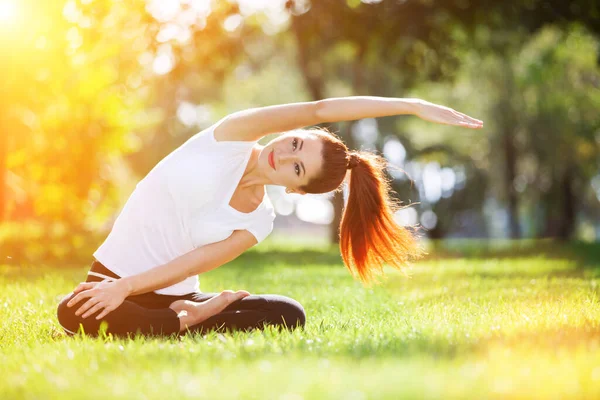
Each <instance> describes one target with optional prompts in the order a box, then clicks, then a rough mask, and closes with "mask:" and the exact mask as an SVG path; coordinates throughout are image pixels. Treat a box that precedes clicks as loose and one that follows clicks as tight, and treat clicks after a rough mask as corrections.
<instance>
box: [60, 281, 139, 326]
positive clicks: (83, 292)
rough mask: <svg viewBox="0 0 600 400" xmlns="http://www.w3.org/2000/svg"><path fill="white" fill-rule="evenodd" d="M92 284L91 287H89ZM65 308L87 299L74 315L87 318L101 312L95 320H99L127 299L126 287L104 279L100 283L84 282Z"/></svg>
mask: <svg viewBox="0 0 600 400" xmlns="http://www.w3.org/2000/svg"><path fill="white" fill-rule="evenodd" d="M90 284H92V285H90ZM78 289H79V292H78V293H77V294H74V295H73V297H72V298H71V300H69V302H68V303H67V307H72V306H74V305H75V304H78V303H79V302H80V301H82V300H84V299H88V300H87V301H86V302H85V303H84V304H83V305H82V306H80V307H79V308H78V309H77V311H76V312H75V315H77V316H79V315H81V318H87V317H89V316H90V315H92V314H94V313H96V312H98V311H100V310H102V311H101V312H100V314H98V316H97V317H96V319H101V318H103V317H104V316H106V314H108V313H109V312H111V311H113V310H115V309H116V308H117V307H119V306H120V305H121V304H122V303H123V301H124V300H125V298H126V297H127V294H128V291H127V287H125V286H124V285H119V284H118V281H113V280H108V279H105V280H104V281H102V282H84V283H81V284H80V285H79V286H78V287H77V288H76V290H78Z"/></svg>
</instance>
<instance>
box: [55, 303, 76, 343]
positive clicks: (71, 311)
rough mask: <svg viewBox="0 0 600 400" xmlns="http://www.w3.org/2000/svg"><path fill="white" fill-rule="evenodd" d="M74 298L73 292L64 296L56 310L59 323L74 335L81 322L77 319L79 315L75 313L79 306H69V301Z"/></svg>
mask: <svg viewBox="0 0 600 400" xmlns="http://www.w3.org/2000/svg"><path fill="white" fill-rule="evenodd" d="M72 298H73V293H72V292H71V293H69V294H68V295H66V296H65V297H63V299H62V300H61V301H60V303H58V308H57V310H56V316H57V318H58V323H59V324H60V326H61V327H62V328H63V329H64V331H65V332H66V333H68V334H70V335H74V334H75V333H76V332H77V330H78V329H79V322H78V321H77V316H76V315H75V311H77V308H76V307H67V303H68V302H69V300H71V299H72Z"/></svg>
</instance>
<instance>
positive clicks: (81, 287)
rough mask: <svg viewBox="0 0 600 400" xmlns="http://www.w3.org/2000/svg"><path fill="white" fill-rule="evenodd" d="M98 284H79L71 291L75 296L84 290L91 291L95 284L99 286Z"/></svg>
mask: <svg viewBox="0 0 600 400" xmlns="http://www.w3.org/2000/svg"><path fill="white" fill-rule="evenodd" d="M99 283H100V282H81V283H80V284H79V285H77V287H76V288H75V289H74V290H73V294H77V293H79V292H82V291H84V290H89V289H93V288H95V287H96V285H97V284H99Z"/></svg>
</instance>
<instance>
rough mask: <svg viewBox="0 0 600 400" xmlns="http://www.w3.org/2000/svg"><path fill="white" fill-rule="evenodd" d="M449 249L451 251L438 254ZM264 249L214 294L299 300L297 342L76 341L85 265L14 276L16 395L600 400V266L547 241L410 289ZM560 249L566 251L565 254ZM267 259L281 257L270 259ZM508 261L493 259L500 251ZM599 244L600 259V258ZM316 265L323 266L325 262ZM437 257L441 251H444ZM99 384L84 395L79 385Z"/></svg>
mask: <svg viewBox="0 0 600 400" xmlns="http://www.w3.org/2000/svg"><path fill="white" fill-rule="evenodd" d="M439 245H440V246H445V244H444V243H440V244H439ZM289 246H290V245H289V244H287V243H282V244H280V245H278V246H274V245H273V244H272V243H271V244H269V243H266V242H265V246H263V245H262V244H261V246H259V247H258V248H257V249H255V250H253V251H251V252H249V253H246V254H245V255H243V256H242V257H240V258H238V259H237V260H235V261H234V262H232V263H230V264H228V265H226V266H223V267H221V268H219V269H217V270H214V271H211V272H209V273H207V274H204V275H203V276H202V278H201V287H202V289H203V290H204V291H205V292H217V291H220V290H223V289H241V288H244V289H247V290H249V291H250V292H251V293H279V294H283V295H287V296H290V297H293V298H295V299H297V300H298V301H300V302H301V303H302V304H303V305H304V307H305V310H306V312H307V316H308V319H307V325H306V328H305V329H299V330H296V331H294V332H291V333H287V332H282V333H277V332H275V331H273V330H270V329H267V330H266V331H264V332H249V333H233V334H216V333H209V334H207V335H204V336H200V335H186V336H184V337H182V338H170V339H150V338H142V337H138V338H136V339H134V340H117V339H114V338H111V337H106V338H102V339H91V338H85V337H78V338H69V337H66V336H65V335H64V334H63V333H62V331H61V329H60V327H59V325H58V323H57V321H56V314H55V311H56V305H57V303H58V301H59V300H60V298H61V296H62V295H64V294H66V293H68V292H69V291H70V290H72V289H73V288H74V287H75V285H76V284H77V283H78V282H79V281H81V280H82V279H84V277H85V272H86V269H85V268H80V267H78V268H74V269H73V268H70V269H61V270H56V269H29V268H25V269H17V268H11V267H6V266H3V267H0V288H1V289H2V290H0V309H1V310H2V315H3V318H2V320H1V321H0V373H1V374H2V377H3V379H2V381H1V382H0V394H1V395H2V397H3V398H56V397H60V398H63V399H70V398H83V397H85V398H106V397H107V396H108V397H111V398H123V399H125V398H126V399H137V398H140V399H141V398H172V397H178V398H191V397H198V396H200V397H206V398H219V399H229V398H248V399H281V398H305V399H309V398H310V399H312V398H314V399H320V398H323V399H325V398H327V399H329V398H352V397H354V398H365V399H367V398H368V399H371V398H376V399H379V398H383V399H399V398H406V399H413V398H427V399H439V398H444V399H470V398H472V399H481V398H498V399H522V398H536V399H554V398H597V397H598V396H599V395H600V375H599V373H600V372H599V370H598V359H599V358H600V342H599V341H598V333H600V312H599V308H598V299H599V297H598V296H599V293H598V275H597V271H598V270H597V268H598V267H599V263H600V260H599V259H598V258H597V256H598V254H599V249H598V245H595V250H594V251H593V252H595V254H596V256H595V257H596V258H595V261H594V263H591V264H586V265H583V264H581V262H580V261H578V260H577V259H575V258H572V257H571V255H570V254H571V252H572V251H573V250H578V249H579V246H578V245H576V246H574V247H571V246H567V247H564V248H563V249H562V250H561V251H558V252H554V253H551V254H549V253H547V250H548V247H547V246H545V245H543V246H542V248H540V251H539V252H538V253H537V254H536V252H535V248H536V244H535V243H530V242H526V243H521V242H516V243H515V242H513V243H510V244H509V243H507V242H503V243H499V244H491V245H490V246H484V248H485V247H489V250H486V253H485V255H486V257H485V258H483V257H482V255H483V253H477V248H479V247H481V244H480V243H476V244H473V243H462V244H456V243H454V244H449V245H448V246H447V247H449V248H453V249H457V248H459V247H460V248H463V249H465V248H469V249H471V250H469V252H466V253H464V254H463V255H462V256H461V257H460V258H444V257H439V258H432V259H429V260H428V261H424V262H421V263H419V264H417V265H415V266H414V268H413V270H412V272H411V278H410V279H407V278H405V277H404V276H402V275H401V274H399V273H396V272H395V271H391V270H390V271H388V273H389V275H388V278H387V280H386V281H385V282H384V283H383V284H382V285H381V286H377V287H373V288H370V289H366V288H364V287H363V286H362V285H361V284H360V283H358V282H356V281H353V280H352V278H351V277H350V275H349V274H348V273H347V271H346V270H345V268H344V267H343V266H342V265H341V263H340V262H339V260H338V261H336V256H337V257H339V254H337V253H336V252H335V251H334V249H331V250H329V251H327V250H325V249H319V250H318V251H316V248H312V247H311V248H306V247H304V248H301V247H298V246H296V245H292V247H293V249H294V250H293V251H291V252H287V251H286V250H287V248H288V247H289ZM440 246H437V247H440ZM555 247H556V246H555ZM267 248H268V249H267ZM498 248H499V249H500V250H501V251H504V250H506V251H505V252H504V253H502V254H500V255H501V257H495V256H494V254H495V251H496V250H495V249H498ZM591 248H592V247H590V249H591ZM313 255H318V257H312V256H313ZM434 255H435V253H434ZM82 381H83V382H85V385H82V384H81V382H82Z"/></svg>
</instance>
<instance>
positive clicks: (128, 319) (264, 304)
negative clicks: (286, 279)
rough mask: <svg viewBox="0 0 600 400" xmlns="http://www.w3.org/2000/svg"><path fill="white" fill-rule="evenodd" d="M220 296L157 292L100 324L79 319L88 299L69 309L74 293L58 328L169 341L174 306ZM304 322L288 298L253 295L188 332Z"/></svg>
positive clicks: (132, 300)
mask: <svg viewBox="0 0 600 400" xmlns="http://www.w3.org/2000/svg"><path fill="white" fill-rule="evenodd" d="M90 272H91V273H97V274H101V275H107V276H110V277H111V278H115V279H119V278H120V277H119V276H118V275H116V274H115V273H114V272H112V271H111V270H109V269H108V268H106V267H105V266H104V265H102V264H101V263H100V262H99V261H94V262H93V263H92V267H91V269H90ZM102 279H103V278H102V277H98V276H94V275H92V274H88V277H87V280H86V282H98V281H102ZM216 295H217V293H200V292H197V293H188V294H185V295H181V296H172V295H163V294H157V293H154V292H150V293H143V294H139V295H135V296H130V297H127V298H126V299H125V301H123V303H122V304H121V305H120V306H119V307H118V308H116V309H115V310H113V311H111V312H110V313H108V315H106V316H104V317H103V318H102V319H101V320H96V316H97V315H98V314H100V312H101V311H97V312H96V313H94V314H93V315H90V316H88V317H87V318H85V319H83V318H81V316H76V315H75V311H77V309H78V308H79V307H80V306H81V305H83V304H84V303H85V302H86V301H87V300H88V299H83V300H81V301H80V302H79V303H77V304H75V305H73V306H72V307H67V303H68V302H69V300H71V298H72V297H73V296H74V295H73V292H71V293H69V294H68V295H66V296H65V297H64V298H63V299H62V300H61V302H60V304H59V305H58V311H57V314H58V321H59V322H60V325H61V326H62V327H63V329H64V330H65V332H67V334H70V335H72V334H75V333H76V332H77V331H78V330H79V326H80V324H81V325H82V326H83V330H84V332H85V333H86V334H87V335H90V336H98V333H99V330H100V324H101V323H102V322H103V321H106V322H107V324H108V326H107V330H106V333H112V334H113V335H114V336H117V337H127V336H129V335H131V334H136V333H141V334H143V335H147V336H168V335H171V334H174V333H179V318H178V317H177V313H176V312H175V311H174V310H172V309H170V308H169V306H170V305H171V303H173V302H174V301H176V300H192V301H196V302H203V301H206V300H208V299H210V298H212V297H214V296H216ZM305 321H306V314H305V313H304V308H302V305H300V303H298V302H297V301H296V300H294V299H291V298H289V297H285V296H279V295H273V294H263V295H250V296H247V297H245V298H243V299H241V300H237V301H235V302H233V303H231V304H230V305H229V306H227V308H225V309H224V310H223V311H222V312H220V313H218V314H216V315H214V316H212V317H210V318H208V319H207V320H205V321H203V322H201V323H199V324H197V325H194V326H191V327H189V328H188V330H189V331H192V332H206V331H209V330H217V331H223V330H229V331H231V330H251V329H261V328H262V327H263V326H264V325H267V324H270V325H275V326H278V327H285V328H288V329H294V328H295V327H297V326H304V323H305ZM183 333H185V332H182V334H183Z"/></svg>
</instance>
